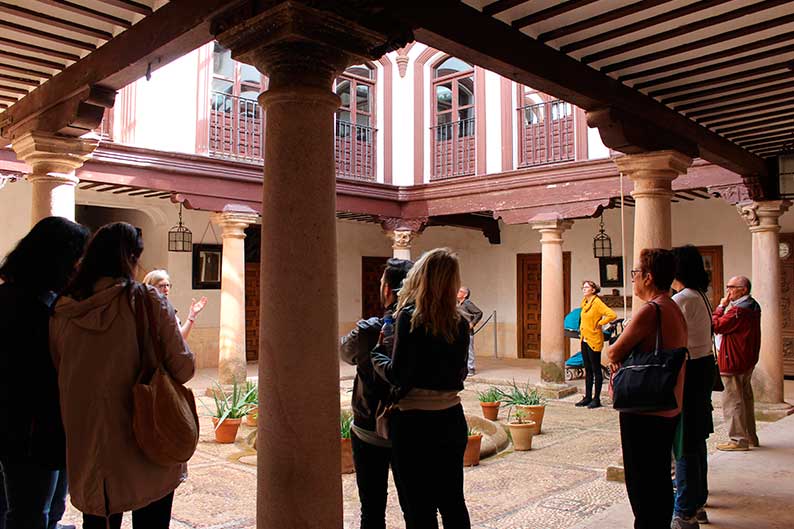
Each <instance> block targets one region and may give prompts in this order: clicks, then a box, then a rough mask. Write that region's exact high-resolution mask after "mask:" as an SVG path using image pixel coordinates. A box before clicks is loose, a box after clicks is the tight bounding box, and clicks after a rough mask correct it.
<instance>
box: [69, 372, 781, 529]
mask: <svg viewBox="0 0 794 529" xmlns="http://www.w3.org/2000/svg"><path fill="white" fill-rule="evenodd" d="M511 371H512V372H513V373H514V375H515V378H516V380H517V381H519V383H521V382H522V381H525V380H527V378H529V379H530V380H533V379H534V378H535V377H536V376H537V373H534V370H531V371H532V372H530V373H529V374H528V373H527V371H523V372H516V371H515V370H514V369H513V370H511ZM251 374H253V373H251ZM500 374H501V373H500ZM342 375H343V377H342V379H341V380H340V402H341V404H342V406H343V407H349V404H350V392H351V388H352V380H351V379H350V377H349V374H346V373H345V371H344V370H343V373H342ZM522 376H523V377H524V378H523V379H522V378H521V377H522ZM208 378H209V377H207V376H206V375H205V376H204V377H203V378H202V377H198V378H197V380H199V381H201V380H205V381H206V380H207V379H208ZM505 378H507V377H505ZM505 378H502V379H501V380H502V381H504V380H505ZM512 378H513V377H509V378H507V379H508V380H509V379H512ZM478 379H479V380H488V381H489V382H490V381H492V380H493V378H492V377H488V376H479V375H478V376H477V377H474V379H472V380H470V381H468V382H467V384H466V390H465V391H464V392H463V393H462V399H463V404H464V408H465V410H466V412H467V413H468V414H476V415H480V414H481V412H480V407H479V404H478V402H477V399H476V391H477V390H478V389H479V390H482V389H485V388H487V386H488V385H489V384H485V383H482V382H479V381H478ZM195 384H196V385H195V386H194V387H195V388H196V393H197V395H199V394H202V392H201V389H202V388H201V386H202V385H203V384H202V383H201V382H198V383H195ZM578 384H579V386H580V391H581V385H582V382H581V381H578ZM200 398H202V399H206V397H200ZM579 398H581V393H580V394H578V395H574V396H571V397H567V398H566V399H563V400H559V401H551V402H549V403H548V404H547V409H546V415H545V418H544V422H543V433H542V434H541V435H539V436H535V438H534V439H533V443H532V450H531V451H528V452H513V451H512V447H508V449H507V450H505V451H503V452H501V453H499V454H497V455H496V456H493V457H490V458H488V459H485V460H483V461H481V463H480V465H479V466H477V467H471V468H467V469H465V471H464V472H465V493H466V499H467V504H468V507H469V511H470V514H471V519H472V527H473V528H474V529H546V528H548V529H552V528H553V529H559V528H568V527H574V526H577V525H579V524H581V523H583V522H585V521H587V519H588V518H589V517H592V516H595V515H597V514H598V513H601V512H602V511H605V510H606V509H609V508H610V507H612V506H614V505H616V504H618V503H621V502H625V500H626V492H625V488H624V485H623V484H622V483H615V482H608V481H606V479H605V469H606V467H607V466H608V465H610V464H614V463H617V462H619V461H620V453H621V452H620V436H619V427H618V414H617V412H615V411H614V410H613V409H612V408H611V406H610V402H609V399H608V398H605V399H603V400H604V404H605V407H604V408H600V409H595V410H587V409H584V408H576V407H575V406H574V403H575V402H576V401H577V400H579ZM719 400H720V399H719V398H716V401H717V402H715V405H718V404H719ZM199 410H200V412H201V410H202V407H201V406H199ZM504 421H505V414H504V410H501V411H500V422H502V423H504ZM714 421H715V426H716V435H712V436H711V438H710V440H709V443H708V447H709V452H713V451H714V450H715V449H716V444H717V442H721V441H722V440H725V438H726V431H725V429H726V426H725V425H724V424H723V420H722V413H721V410H720V409H719V408H717V410H716V412H715V414H714ZM765 426H766V423H759V424H758V428H759V431H762V430H763V428H764V427H765ZM201 431H202V434H201V440H200V442H199V446H198V449H197V451H196V454H195V455H194V457H193V458H192V459H191V461H190V464H189V478H188V480H187V481H186V482H185V483H184V484H183V485H182V486H180V487H179V488H178V489H177V491H176V498H175V501H174V509H173V522H172V524H171V527H172V528H173V529H255V527H256V522H255V513H256V505H255V498H256V467H255V457H253V455H254V452H252V451H251V450H250V449H248V448H247V446H246V444H245V442H244V440H245V438H246V437H247V436H249V435H250V434H251V433H252V432H253V429H252V428H249V427H246V426H242V427H241V430H240V433H239V434H238V438H237V443H236V444H234V445H220V444H217V443H215V442H214V437H213V433H212V425H211V422H210V420H209V418H206V417H202V419H201ZM762 438H763V436H762ZM342 482H343V501H344V527H345V529H358V528H359V522H358V493H357V488H356V481H355V474H349V475H344V476H342ZM389 497H390V500H389V508H388V513H387V525H388V527H389V528H390V529H391V528H394V529H397V528H402V527H404V524H403V520H402V514H401V512H400V510H399V506H398V504H397V500H396V492H395V489H394V485H393V483H391V484H390V496H389ZM79 520H80V514H79V513H78V512H76V511H75V509H74V508H73V507H71V506H69V508H68V510H67V514H66V516H65V518H64V522H66V523H77V524H78V527H79V523H78V521H79ZM123 527H125V528H129V527H131V524H130V516H129V514H127V515H125V519H124V523H123Z"/></svg>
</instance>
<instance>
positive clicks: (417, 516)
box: [389, 404, 471, 529]
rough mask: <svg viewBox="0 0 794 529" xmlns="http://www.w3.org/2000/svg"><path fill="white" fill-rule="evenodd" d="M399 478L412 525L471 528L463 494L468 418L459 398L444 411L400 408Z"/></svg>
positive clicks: (394, 421) (395, 432)
mask: <svg viewBox="0 0 794 529" xmlns="http://www.w3.org/2000/svg"><path fill="white" fill-rule="evenodd" d="M389 428H390V434H391V438H392V444H393V447H392V454H393V458H394V460H393V461H394V467H393V471H394V479H395V481H397V482H398V485H397V486H398V488H399V489H400V491H401V495H402V501H403V514H404V516H405V527H406V529H438V519H437V517H436V512H439V513H441V519H442V521H443V522H444V529H470V528H471V522H470V521H469V511H468V509H467V508H466V500H465V499H464V497H463V452H464V451H465V450H466V443H467V442H468V433H467V432H468V430H467V426H466V418H465V417H464V416H463V407H462V406H461V405H460V404H458V405H457V406H453V407H452V408H449V409H446V410H441V411H420V410H410V411H398V412H396V413H394V414H392V417H391V424H390V427H389Z"/></svg>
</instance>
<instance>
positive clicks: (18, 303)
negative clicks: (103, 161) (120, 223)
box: [0, 217, 88, 529]
mask: <svg viewBox="0 0 794 529" xmlns="http://www.w3.org/2000/svg"><path fill="white" fill-rule="evenodd" d="M87 240H88V230H87V229H86V228H85V227H83V226H81V225H79V224H76V223H74V222H72V221H70V220H67V219H65V218H62V217H47V218H45V219H42V220H40V221H39V222H38V223H37V224H36V225H35V226H34V227H33V229H31V230H30V232H29V233H28V234H27V235H25V237H24V238H23V239H22V240H21V241H19V243H18V244H17V246H16V248H14V250H12V251H11V253H9V254H8V255H7V256H6V258H5V260H4V261H3V263H2V265H0V279H2V280H3V284H2V285H0V336H2V340H0V425H2V427H0V464H2V469H3V478H4V481H5V490H4V492H6V494H7V500H6V498H2V500H3V502H4V503H6V501H7V506H8V511H7V512H6V513H5V516H4V519H3V520H0V527H3V526H4V523H5V527H6V529H20V528H24V529H54V528H55V527H56V525H57V524H58V521H59V520H60V519H61V516H62V515H63V512H64V509H65V508H66V472H65V470H66V460H65V450H66V448H65V445H64V435H63V427H62V426H61V413H60V407H59V403H58V379H57V376H56V374H55V369H54V367H53V364H52V357H51V355H50V348H49V344H48V342H47V335H48V330H47V329H48V323H49V317H50V309H51V308H52V305H53V303H54V302H55V299H56V297H57V296H58V294H59V293H60V292H61V291H62V290H63V288H64V286H65V285H66V283H67V282H68V281H69V279H70V278H71V276H72V275H73V274H74V267H75V264H76V263H77V260H78V259H79V258H80V255H81V254H82V253H83V248H85V243H86V241H87ZM30 375H33V376H35V378H36V387H35V389H32V388H31V386H30V380H31V379H30ZM2 486H3V483H2V482H0V487H2Z"/></svg>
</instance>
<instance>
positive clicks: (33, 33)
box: [0, 20, 97, 51]
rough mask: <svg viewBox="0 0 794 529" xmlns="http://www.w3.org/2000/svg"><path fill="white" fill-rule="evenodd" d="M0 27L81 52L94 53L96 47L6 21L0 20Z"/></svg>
mask: <svg viewBox="0 0 794 529" xmlns="http://www.w3.org/2000/svg"><path fill="white" fill-rule="evenodd" d="M0 27H5V28H8V29H10V30H13V31H15V32H17V33H22V34H23V35H28V36H30V37H36V38H39V39H45V40H49V41H52V42H55V43H57V44H65V45H66V46H72V47H74V48H78V49H81V50H86V51H94V50H96V49H97V47H96V45H95V44H92V43H90V42H85V41H82V40H77V39H73V38H70V37H64V36H63V35H55V34H53V33H48V32H46V31H41V30H39V29H34V28H29V27H27V26H22V25H20V24H15V23H13V22H9V21H7V20H0Z"/></svg>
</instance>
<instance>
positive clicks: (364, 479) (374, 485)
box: [350, 433, 399, 529]
mask: <svg viewBox="0 0 794 529" xmlns="http://www.w3.org/2000/svg"><path fill="white" fill-rule="evenodd" d="M350 438H351V442H352V445H353V464H354V465H355V467H356V484H357V485H358V498H359V501H360V502H361V529H386V502H387V498H388V494H389V493H388V489H389V467H390V466H391V460H392V451H391V448H388V447H382V446H375V445H372V444H369V443H367V442H365V441H362V440H361V439H359V438H358V437H356V434H355V433H353V434H351V436H350ZM398 498H399V494H398Z"/></svg>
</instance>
